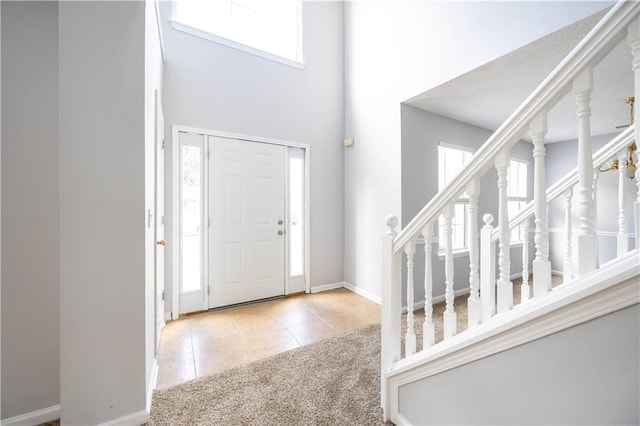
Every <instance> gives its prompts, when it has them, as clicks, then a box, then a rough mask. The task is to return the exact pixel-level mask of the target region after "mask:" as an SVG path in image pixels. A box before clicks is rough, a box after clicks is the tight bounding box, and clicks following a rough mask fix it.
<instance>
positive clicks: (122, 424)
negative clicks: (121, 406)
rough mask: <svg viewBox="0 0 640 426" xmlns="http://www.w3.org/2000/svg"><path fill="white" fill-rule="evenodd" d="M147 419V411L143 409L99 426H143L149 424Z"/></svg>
mask: <svg viewBox="0 0 640 426" xmlns="http://www.w3.org/2000/svg"><path fill="white" fill-rule="evenodd" d="M149 418H150V416H149V411H148V410H146V409H145V410H140V411H136V412H135V413H131V414H127V415H126V416H122V417H119V418H117V419H113V420H109V421H108V422H104V423H102V424H101V425H100V426H131V425H143V424H146V423H148V422H149Z"/></svg>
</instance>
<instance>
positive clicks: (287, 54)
mask: <svg viewBox="0 0 640 426" xmlns="http://www.w3.org/2000/svg"><path fill="white" fill-rule="evenodd" d="M173 19H174V21H175V22H176V23H178V24H183V25H186V26H188V27H191V28H193V29H196V30H200V31H203V32H205V33H207V34H209V35H211V36H213V38H211V39H212V40H213V41H216V42H220V43H222V44H225V45H228V46H231V47H236V48H239V49H241V50H245V51H248V52H250V53H255V54H258V55H260V56H265V55H263V54H261V53H267V54H270V55H275V56H276V57H280V58H285V59H288V60H290V61H294V62H298V63H301V62H302V48H301V46H302V43H301V32H302V31H301V2H300V0H175V2H174V13H173ZM179 29H182V30H186V29H184V28H179ZM187 32H189V31H187ZM196 35H202V34H196ZM206 38H209V37H206ZM247 47H248V48H249V49H246V48H247ZM254 49H256V50H257V51H254ZM267 57H269V56H267Z"/></svg>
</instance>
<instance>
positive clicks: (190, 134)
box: [171, 125, 310, 319]
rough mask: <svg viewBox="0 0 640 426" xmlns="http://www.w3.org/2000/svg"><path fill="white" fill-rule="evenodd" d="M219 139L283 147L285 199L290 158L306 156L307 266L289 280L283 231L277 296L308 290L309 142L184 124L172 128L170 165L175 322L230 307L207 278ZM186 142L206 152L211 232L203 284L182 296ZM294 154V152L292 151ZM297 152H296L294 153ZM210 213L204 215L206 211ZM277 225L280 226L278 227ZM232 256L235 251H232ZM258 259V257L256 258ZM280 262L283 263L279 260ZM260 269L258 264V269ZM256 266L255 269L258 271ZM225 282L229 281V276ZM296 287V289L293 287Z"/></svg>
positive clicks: (205, 218)
mask: <svg viewBox="0 0 640 426" xmlns="http://www.w3.org/2000/svg"><path fill="white" fill-rule="evenodd" d="M210 138H211V146H210V143H209V142H210ZM215 138H222V139H227V140H232V141H233V142H234V143H238V142H248V143H256V144H259V145H261V146H265V145H267V146H268V145H272V146H276V147H280V148H281V149H284V151H283V164H282V166H281V167H280V168H279V169H280V170H283V172H284V185H283V188H284V191H285V195H286V196H287V198H288V195H289V192H288V186H287V185H288V184H289V180H288V174H287V173H288V167H289V165H290V163H289V161H290V157H292V156H293V157H297V158H298V157H300V155H301V154H302V158H303V164H304V176H303V186H304V188H303V198H304V208H303V210H304V212H303V215H302V217H303V218H304V219H303V223H304V224H305V225H304V226H303V229H302V233H303V239H304V241H303V253H302V255H303V257H304V260H303V262H304V264H303V268H304V274H303V275H302V276H290V275H289V269H290V265H289V261H288V259H289V257H290V254H289V252H288V249H289V247H288V246H289V244H288V243H289V241H288V238H287V237H288V235H287V234H286V233H284V232H283V234H284V235H283V237H284V238H283V240H284V246H285V250H284V251H283V256H284V257H285V259H284V265H285V266H284V268H279V267H278V268H279V270H282V271H283V274H284V279H283V281H284V286H283V287H284V290H283V291H278V294H283V293H284V294H288V293H290V292H298V291H301V290H304V291H305V292H307V293H308V292H310V262H309V259H310V250H309V241H310V230H309V226H308V225H306V224H308V223H309V216H310V200H309V176H310V167H309V164H310V147H309V145H307V144H301V143H296V142H288V141H282V140H277V139H269V138H261V137H256V136H248V135H240V134H234V133H227V132H220V131H215V130H208V129H201V128H195V127H188V126H180V125H173V126H172V141H173V143H172V145H171V146H172V148H171V157H172V161H171V165H172V173H171V175H172V189H171V193H172V198H173V202H172V212H173V214H172V215H171V217H172V221H171V223H172V240H173V241H175V243H174V244H172V247H171V248H172V256H171V264H172V266H173V267H172V270H173V273H172V277H171V282H172V284H171V289H172V304H171V318H172V319H178V318H179V316H180V314H182V313H187V312H192V311H199V310H204V309H207V308H212V307H217V306H224V305H225V304H226V303H225V302H221V303H219V302H217V301H216V300H214V299H215V297H216V296H215V293H214V292H213V291H212V290H213V279H211V280H209V278H208V276H209V274H213V273H214V269H213V267H212V265H213V263H212V262H213V255H212V256H209V255H208V252H209V251H210V249H211V248H212V245H213V238H212V235H213V234H212V232H214V227H212V226H211V225H213V218H212V217H211V216H212V212H210V211H209V207H210V206H211V205H212V203H209V201H208V198H212V197H213V192H212V191H210V190H209V185H210V182H211V181H212V180H213V178H212V177H211V175H210V169H211V168H212V167H210V163H211V162H212V160H211V159H210V157H211V158H213V155H212V153H211V149H212V145H213V140H214V139H215ZM183 144H187V145H192V146H199V147H201V154H202V163H203V164H202V176H203V184H202V190H203V194H202V202H203V211H202V225H203V227H205V228H206V229H208V232H207V233H206V234H205V235H206V238H204V241H203V244H202V249H201V250H202V251H201V253H202V256H203V257H202V259H207V261H206V262H203V264H202V271H201V277H202V284H203V285H202V286H201V291H198V292H189V293H183V292H182V291H181V288H182V286H181V280H182V275H181V271H182V265H181V264H182V247H181V243H182V241H181V236H182V233H181V218H180V217H181V200H182V198H181V175H180V169H181V164H180V157H181V150H182V145H183ZM294 152H295V153H294ZM292 153H293V154H292ZM283 204H284V208H285V215H284V220H283V222H284V223H283V225H284V226H283V227H282V230H283V231H286V228H287V227H288V226H289V220H290V218H289V216H288V214H289V213H288V207H289V205H288V200H285V202H284V203H283ZM205 210H206V211H205ZM279 220H280V219H277V221H279ZM277 221H276V223H277ZM277 231H278V228H276V235H277ZM265 245H266V243H265V242H264V241H263V244H262V246H265ZM232 254H233V253H232ZM254 257H257V256H254ZM278 264H280V263H279V262H278ZM257 267H258V266H257ZM257 267H256V268H257ZM225 278H226V277H225ZM204 283H206V284H207V285H204ZM292 287H293V288H292ZM261 297H263V296H260V295H258V296H250V298H248V299H247V298H245V299H244V300H242V301H248V300H257V298H261ZM266 297H270V296H266ZM227 303H234V302H227Z"/></svg>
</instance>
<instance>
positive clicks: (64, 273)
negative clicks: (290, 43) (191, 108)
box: [58, 2, 148, 424]
mask: <svg viewBox="0 0 640 426" xmlns="http://www.w3.org/2000/svg"><path fill="white" fill-rule="evenodd" d="M144 8H145V6H144V3H143V2H61V3H60V4H59V6H58V12H59V15H58V18H59V80H58V82H59V111H58V113H59V133H58V137H59V141H60V150H59V162H60V168H59V170H60V327H61V330H60V333H61V336H60V337H61V341H60V348H61V350H60V357H61V359H60V376H61V381H60V396H61V404H62V422H63V424H99V423H102V422H105V421H107V420H113V419H117V418H120V417H122V416H126V415H131V414H134V415H135V414H136V413H143V414H144V410H145V383H146V381H145V379H146V375H147V374H148V373H147V371H148V370H147V367H146V365H145V364H146V362H147V359H146V353H145V344H146V339H145V336H146V333H147V330H146V328H145V321H146V317H145V302H146V288H145V228H144V226H145V221H146V214H145V213H146V212H145V156H144V147H145V145H144V140H145V139H144V138H145V129H144V125H145V120H144V106H145V105H144V77H145V65H144V59H145V56H144V48H145V38H144V25H145V21H144V11H145V9H144ZM142 422H144V417H137V420H134V419H132V418H130V419H129V423H142Z"/></svg>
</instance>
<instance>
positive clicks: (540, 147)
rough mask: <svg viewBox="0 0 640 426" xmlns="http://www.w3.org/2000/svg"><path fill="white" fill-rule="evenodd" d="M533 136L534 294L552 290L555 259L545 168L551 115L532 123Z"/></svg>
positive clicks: (538, 118) (537, 118)
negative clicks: (551, 253)
mask: <svg viewBox="0 0 640 426" xmlns="http://www.w3.org/2000/svg"><path fill="white" fill-rule="evenodd" d="M530 130H531V136H532V138H533V162H534V163H533V177H534V180H533V202H534V207H535V209H534V210H535V226H536V229H535V235H534V237H533V241H534V243H535V246H536V257H535V259H534V260H533V295H534V296H541V295H543V294H545V293H547V292H549V291H550V290H551V262H550V261H549V230H548V228H547V223H548V220H547V193H546V189H547V183H546V171H545V167H544V156H545V148H544V143H545V135H546V133H547V115H546V113H543V114H540V115H539V116H537V117H536V118H535V119H533V121H532V122H531V127H530Z"/></svg>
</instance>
